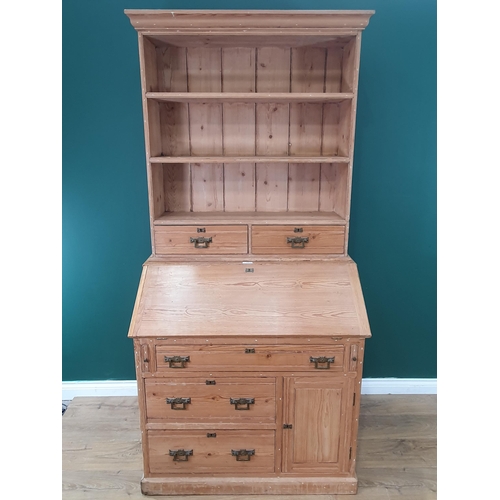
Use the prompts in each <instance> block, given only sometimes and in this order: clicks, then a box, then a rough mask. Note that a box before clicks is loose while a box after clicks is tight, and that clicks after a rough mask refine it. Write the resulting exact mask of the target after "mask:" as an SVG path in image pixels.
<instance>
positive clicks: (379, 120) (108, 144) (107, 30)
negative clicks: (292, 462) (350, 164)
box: [62, 0, 436, 381]
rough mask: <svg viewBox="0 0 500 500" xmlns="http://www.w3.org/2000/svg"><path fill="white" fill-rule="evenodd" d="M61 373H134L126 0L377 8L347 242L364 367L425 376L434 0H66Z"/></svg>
mask: <svg viewBox="0 0 500 500" xmlns="http://www.w3.org/2000/svg"><path fill="white" fill-rule="evenodd" d="M62 6H63V152H62V153H63V193H62V196H63V338H62V347H63V359H62V362H63V380H64V381H72V380H105V379H108V380H110V379H125V380H130V379H133V378H134V377H135V372H134V363H133V356H132V342H131V340H129V339H127V330H128V324H129V321H130V317H131V313H132V308H133V305H134V299H135V294H136V290H137V285H138V282H139V276H140V272H141V266H142V263H143V262H144V261H145V260H146V259H147V257H148V256H149V254H150V240H149V222H148V207H147V187H146V170H145V159H144V136H143V128H142V108H141V95H140V81H139V61H138V50H137V36H136V32H135V30H134V29H133V28H132V26H131V25H130V22H129V20H128V18H127V17H126V16H125V15H124V14H123V10H124V9H131V8H132V9H133V8H148V9H157V8H158V9H159V8H164V9H186V8H190V9H296V10H299V9H311V10H312V9H374V10H376V14H375V15H374V16H373V17H372V19H371V21H370V24H369V26H368V28H367V29H366V31H365V32H364V33H363V46H362V51H361V72H360V83H359V98H358V117H357V128H356V146H355V154H354V178H353V192H352V214H351V229H350V248H349V253H350V255H351V256H352V257H353V259H354V260H355V261H356V262H357V264H358V268H359V272H360V276H361V281H362V285H363V290H364V294H365V301H366V306H367V309H368V315H369V318H370V323H371V327H372V333H373V338H372V339H370V340H368V341H367V348H366V364H365V372H364V374H365V376H366V377H435V376H436V2H435V0H344V1H340V0H338V1H334V0H332V1H326V0H325V1H322V0H310V1H307V2H306V1H298V0H295V1H286V2H285V1H282V0H271V1H263V0H253V1H251V2H250V1H240V0H233V1H223V0H213V1H189V0H187V1H184V2H180V1H175V2H165V1H155V0H151V1H148V2H145V1H144V2H140V1H137V0H135V1H134V0H114V1H109V0H87V1H81V0H78V1H77V0H64V2H63V3H62Z"/></svg>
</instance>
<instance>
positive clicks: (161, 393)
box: [145, 377, 276, 423]
mask: <svg viewBox="0 0 500 500" xmlns="http://www.w3.org/2000/svg"><path fill="white" fill-rule="evenodd" d="M145 385H146V414H147V418H148V421H151V420H155V419H161V420H167V421H170V420H171V421H175V422H200V421H203V422H212V421H213V422H214V423H224V422H241V423H243V422H252V421H255V420H257V421H258V422H275V420H276V396H275V392H276V381H275V379H274V378H272V377H271V378H267V379H266V378H253V379H252V378H220V377H209V378H170V377H169V378H168V379H167V378H165V379H163V378H162V379H146V381H145Z"/></svg>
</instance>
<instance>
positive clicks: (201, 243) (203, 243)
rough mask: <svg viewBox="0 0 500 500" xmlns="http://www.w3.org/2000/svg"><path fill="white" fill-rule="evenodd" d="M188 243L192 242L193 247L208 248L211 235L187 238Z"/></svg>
mask: <svg viewBox="0 0 500 500" xmlns="http://www.w3.org/2000/svg"><path fill="white" fill-rule="evenodd" d="M189 243H194V248H208V245H209V244H210V243H212V237H210V238H205V237H204V236H200V237H199V238H193V237H191V238H189Z"/></svg>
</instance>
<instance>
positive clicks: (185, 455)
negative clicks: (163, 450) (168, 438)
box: [168, 450, 193, 462]
mask: <svg viewBox="0 0 500 500" xmlns="http://www.w3.org/2000/svg"><path fill="white" fill-rule="evenodd" d="M168 454H169V455H170V456H171V457H174V462H187V461H188V459H189V457H191V456H193V450H168Z"/></svg>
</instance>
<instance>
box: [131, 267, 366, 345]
mask: <svg viewBox="0 0 500 500" xmlns="http://www.w3.org/2000/svg"><path fill="white" fill-rule="evenodd" d="M239 335H245V336H247V335H249V336H261V337H262V336H273V335H280V336H288V337H294V336H309V335H311V336H315V337H318V336H342V337H344V336H347V337H360V338H366V337H370V336H371V333H370V327H369V324H368V318H367V315H366V309H365V304H364V300H363V296H362V291H361V286H360V282H359V277H358V271H357V267H356V264H355V263H354V262H353V261H352V260H351V259H349V258H346V259H339V260H335V261H316V262H254V263H251V264H249V263H246V264H245V263H232V262H224V263H219V262H203V263H198V262H197V263H182V262H179V263H172V262H168V263H166V262H163V263H162V262H149V263H148V262H147V263H146V264H145V265H144V268H143V273H142V277H141V283H140V286H139V291H138V294H137V299H136V304H135V308H134V312H133V317H132V322H131V326H130V330H129V337H203V336H216V337H225V336H232V337H234V336H239Z"/></svg>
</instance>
